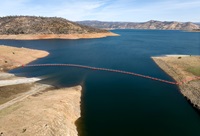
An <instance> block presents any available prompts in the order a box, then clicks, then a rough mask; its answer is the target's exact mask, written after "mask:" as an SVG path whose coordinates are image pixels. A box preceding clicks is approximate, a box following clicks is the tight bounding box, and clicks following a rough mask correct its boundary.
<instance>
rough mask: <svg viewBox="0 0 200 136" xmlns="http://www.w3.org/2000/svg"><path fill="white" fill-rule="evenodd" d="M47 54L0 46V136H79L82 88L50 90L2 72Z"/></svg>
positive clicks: (35, 79)
mask: <svg viewBox="0 0 200 136" xmlns="http://www.w3.org/2000/svg"><path fill="white" fill-rule="evenodd" d="M48 54H49V53H48V52H46V51H39V50H32V49H26V48H16V47H9V46H3V45H0V124H1V125H0V136H13V135H18V136H21V135H24V136H32V135H33V136H35V135H37V136H55V135H64V136H65V135H66V136H78V132H77V129H76V125H75V122H76V121H77V120H78V118H79V117H80V97H81V86H76V87H71V88H64V89H54V90H52V88H55V87H52V86H50V85H45V84H40V83H34V82H35V81H38V80H39V79H37V78H25V77H16V76H15V75H14V74H9V73H5V71H8V70H10V69H13V68H16V67H20V66H22V65H26V64H28V63H30V62H31V61H34V60H36V59H38V58H42V57H45V56H47V55H48Z"/></svg>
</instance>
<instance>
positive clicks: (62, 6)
mask: <svg viewBox="0 0 200 136" xmlns="http://www.w3.org/2000/svg"><path fill="white" fill-rule="evenodd" d="M0 2H1V8H0V16H6V15H37V16H59V17H64V18H67V19H69V20H73V21H76V20H105V21H106V20H107V21H147V20H150V19H157V20H177V21H186V20H187V21H200V17H198V16H196V15H195V14H194V13H200V1H199V0H190V1H188V0H173V1H172V0H162V1H160V0H6V1H5V0H0Z"/></svg>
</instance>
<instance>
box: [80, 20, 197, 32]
mask: <svg viewBox="0 0 200 136" xmlns="http://www.w3.org/2000/svg"><path fill="white" fill-rule="evenodd" d="M77 23H79V24H82V25H87V26H92V27H95V28H102V29H158V30H189V31H190V30H194V29H200V25H197V24H195V23H192V22H184V23H183V22H177V21H157V20H150V21H147V22H106V21H105V22H104V21H97V20H95V21H93V20H86V21H77Z"/></svg>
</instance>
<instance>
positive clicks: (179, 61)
mask: <svg viewBox="0 0 200 136" xmlns="http://www.w3.org/2000/svg"><path fill="white" fill-rule="evenodd" d="M152 59H153V61H154V62H155V63H156V64H157V65H158V66H159V67H160V68H161V69H162V70H163V71H164V72H165V73H167V74H168V75H170V76H171V77H172V78H173V79H174V80H175V81H176V82H178V83H180V84H179V85H178V87H179V90H180V92H181V94H182V95H183V96H184V97H186V98H187V100H188V101H189V102H190V103H191V104H192V105H193V107H194V108H196V109H197V110H200V80H199V78H198V77H199V76H198V75H195V73H193V71H190V69H196V68H198V69H199V68H200V67H199V66H200V56H190V55H166V56H160V57H152ZM195 72H196V71H195Z"/></svg>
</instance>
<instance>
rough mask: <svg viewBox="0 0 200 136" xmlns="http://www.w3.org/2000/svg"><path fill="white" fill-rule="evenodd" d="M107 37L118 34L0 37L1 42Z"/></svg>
mask: <svg viewBox="0 0 200 136" xmlns="http://www.w3.org/2000/svg"><path fill="white" fill-rule="evenodd" d="M108 36H119V35H118V34H115V33H112V32H107V33H90V34H19V35H0V39H1V40H42V39H71V40H75V39H92V38H104V37H108Z"/></svg>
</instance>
